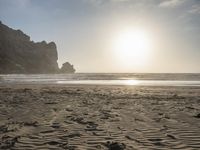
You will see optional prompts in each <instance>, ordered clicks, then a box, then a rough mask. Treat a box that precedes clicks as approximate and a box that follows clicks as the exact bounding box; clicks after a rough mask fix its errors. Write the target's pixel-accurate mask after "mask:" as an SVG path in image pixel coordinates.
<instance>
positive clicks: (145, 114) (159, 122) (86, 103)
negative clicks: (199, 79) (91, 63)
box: [0, 85, 200, 150]
mask: <svg viewBox="0 0 200 150" xmlns="http://www.w3.org/2000/svg"><path fill="white" fill-rule="evenodd" d="M0 149H21V150H29V149H35V150H38V149H42V150H45V149H55V150H62V149H69V150H86V149H87V150H98V149H105V150H107V149H110V150H123V149H127V150H134V149H142V150H145V149H152V150H158V149H160V150H161V149H162V150H164V149H180V150H184V149H187V150H188V149H200V88H198V87H139V86H138V87H131V86H81V85H79V86H78V85H77V86H72V85H71V86H70V85H62V86H59V85H7V86H1V87H0Z"/></svg>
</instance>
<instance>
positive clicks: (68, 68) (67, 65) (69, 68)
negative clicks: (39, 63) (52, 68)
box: [60, 62, 76, 73]
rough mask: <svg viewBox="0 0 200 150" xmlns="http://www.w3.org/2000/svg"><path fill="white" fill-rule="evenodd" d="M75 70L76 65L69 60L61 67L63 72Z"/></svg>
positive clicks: (73, 71)
mask: <svg viewBox="0 0 200 150" xmlns="http://www.w3.org/2000/svg"><path fill="white" fill-rule="evenodd" d="M75 71H76V70H75V69H74V66H73V65H71V64H70V63H69V62H66V63H64V64H63V65H62V67H61V69H60V72H61V73H75Z"/></svg>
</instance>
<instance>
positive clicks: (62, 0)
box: [0, 0, 200, 72]
mask: <svg viewBox="0 0 200 150" xmlns="http://www.w3.org/2000/svg"><path fill="white" fill-rule="evenodd" d="M0 20H1V21H2V22H3V23H4V24H6V25H8V26H10V27H12V28H14V29H21V30H22V31H24V32H25V33H26V34H28V35H30V36H31V39H32V40H34V41H42V40H46V41H48V42H50V41H55V42H56V44H57V49H58V54H59V60H58V62H59V64H60V65H61V64H62V63H63V62H65V61H69V62H71V63H72V64H74V66H75V68H76V69H77V71H78V72H200V0H0ZM136 27H137V28H138V27H139V28H140V29H142V30H143V31H145V32H147V33H148V35H149V38H150V40H152V48H151V50H149V53H150V54H149V55H148V61H147V62H146V63H143V65H134V64H133V65H126V64H125V63H124V62H121V61H120V59H118V58H117V57H118V56H117V54H116V52H115V49H114V46H113V40H114V39H115V38H116V35H118V33H120V32H122V33H123V30H126V29H130V28H132V29H133V30H134V29H135V28H136ZM129 63H131V62H129ZM139 63H140V62H139ZM127 66H128V67H127Z"/></svg>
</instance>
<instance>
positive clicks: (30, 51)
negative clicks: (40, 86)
mask: <svg viewBox="0 0 200 150" xmlns="http://www.w3.org/2000/svg"><path fill="white" fill-rule="evenodd" d="M57 60H58V55H57V49H56V44H55V43H54V42H50V43H46V42H45V41H42V42H38V43H35V42H33V41H30V37H29V36H27V35H26V34H24V33H23V32H22V31H20V30H13V29H11V28H9V27H7V26H6V25H4V24H2V23H1V22H0V74H1V73H4V74H5V73H59V72H60V69H59V68H58V63H57Z"/></svg>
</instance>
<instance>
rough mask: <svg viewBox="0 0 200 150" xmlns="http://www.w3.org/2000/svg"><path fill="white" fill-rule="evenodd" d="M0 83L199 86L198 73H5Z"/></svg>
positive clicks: (199, 76) (199, 77) (0, 77)
mask: <svg viewBox="0 0 200 150" xmlns="http://www.w3.org/2000/svg"><path fill="white" fill-rule="evenodd" d="M0 84H76V85H77V84H80V85H126V86H200V74H183V73H182V74H169V73H167V74H166V73H161V74H158V73H75V74H7V75H0Z"/></svg>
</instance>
